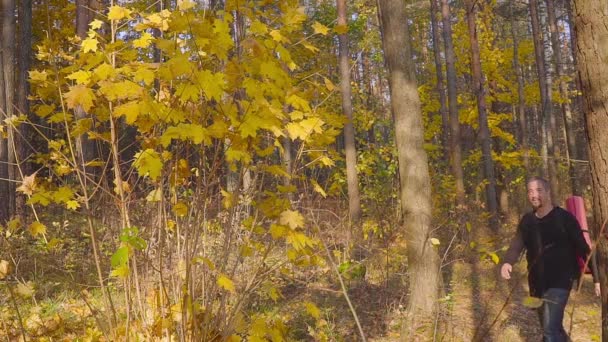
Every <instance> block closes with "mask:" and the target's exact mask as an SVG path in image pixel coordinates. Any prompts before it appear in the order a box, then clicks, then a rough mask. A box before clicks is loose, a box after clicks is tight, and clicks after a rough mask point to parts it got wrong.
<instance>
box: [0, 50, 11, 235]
mask: <svg viewBox="0 0 608 342" xmlns="http://www.w3.org/2000/svg"><path fill="white" fill-rule="evenodd" d="M2 48H3V46H1V45H0V121H4V119H5V115H4V112H5V108H6V91H5V87H4V77H3V75H4V65H3V63H2V60H3V54H2ZM8 185H9V179H8V139H6V138H5V137H4V136H3V135H2V134H0V198H9V196H10V195H9V186H8ZM9 215H10V214H9V207H8V205H7V204H5V203H3V204H2V205H0V224H4V223H5V222H6V221H7V220H8V219H9Z"/></svg>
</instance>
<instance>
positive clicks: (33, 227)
mask: <svg viewBox="0 0 608 342" xmlns="http://www.w3.org/2000/svg"><path fill="white" fill-rule="evenodd" d="M27 229H28V231H29V232H30V234H31V235H32V236H33V237H36V236H38V235H44V234H46V226H45V225H44V224H42V223H40V222H39V221H35V222H32V224H30V226H29V227H28V228H27Z"/></svg>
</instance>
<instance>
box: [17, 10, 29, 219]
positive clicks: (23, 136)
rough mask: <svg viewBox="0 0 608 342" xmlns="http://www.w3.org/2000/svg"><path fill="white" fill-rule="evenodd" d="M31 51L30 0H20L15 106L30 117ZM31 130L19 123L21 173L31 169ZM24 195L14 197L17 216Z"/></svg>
mask: <svg viewBox="0 0 608 342" xmlns="http://www.w3.org/2000/svg"><path fill="white" fill-rule="evenodd" d="M31 52H32V1H31V0H21V3H20V6H19V60H18V67H19V71H18V74H17V108H18V109H19V112H20V114H23V115H25V116H26V117H28V118H30V115H29V112H30V109H29V102H28V99H27V96H28V95H29V83H28V72H29V69H30V58H31ZM30 136H31V130H30V128H29V126H28V125H21V126H20V127H19V134H18V135H17V136H16V142H17V143H16V146H17V156H18V159H19V163H20V165H21V172H22V174H23V175H29V174H30V173H31V172H32V171H31V170H30V167H29V163H28V162H25V160H26V159H27V155H28V154H29V153H30V152H31V150H30V149H29V148H28V144H29V143H30V141H31V139H30ZM25 206H26V203H25V197H24V196H23V195H22V194H21V195H17V197H16V211H17V214H18V215H19V216H23V215H24V211H25Z"/></svg>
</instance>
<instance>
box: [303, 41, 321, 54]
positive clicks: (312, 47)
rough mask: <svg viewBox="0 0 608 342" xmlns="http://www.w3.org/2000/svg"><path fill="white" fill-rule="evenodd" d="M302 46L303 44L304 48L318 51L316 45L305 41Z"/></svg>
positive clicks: (314, 51) (313, 51)
mask: <svg viewBox="0 0 608 342" xmlns="http://www.w3.org/2000/svg"><path fill="white" fill-rule="evenodd" d="M302 46H304V47H305V48H306V49H308V50H310V51H311V52H312V53H317V52H318V51H319V48H318V47H316V46H314V45H312V44H311V43H309V42H307V41H303V42H302Z"/></svg>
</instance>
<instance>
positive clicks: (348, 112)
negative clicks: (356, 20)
mask: <svg viewBox="0 0 608 342" xmlns="http://www.w3.org/2000/svg"><path fill="white" fill-rule="evenodd" d="M336 7H337V10H338V25H341V26H346V0H336ZM338 41H339V43H340V47H339V50H338V51H339V53H338V60H339V64H340V91H341V93H342V112H343V113H344V115H345V116H346V120H347V121H346V124H345V125H344V149H345V152H346V183H347V185H348V212H349V215H350V220H351V222H355V223H356V222H358V221H359V219H360V218H361V198H360V195H359V178H358V176H357V149H356V146H355V127H354V125H353V104H352V100H351V89H350V67H349V63H348V60H349V59H350V56H349V52H348V34H347V33H342V34H340V35H338Z"/></svg>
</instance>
